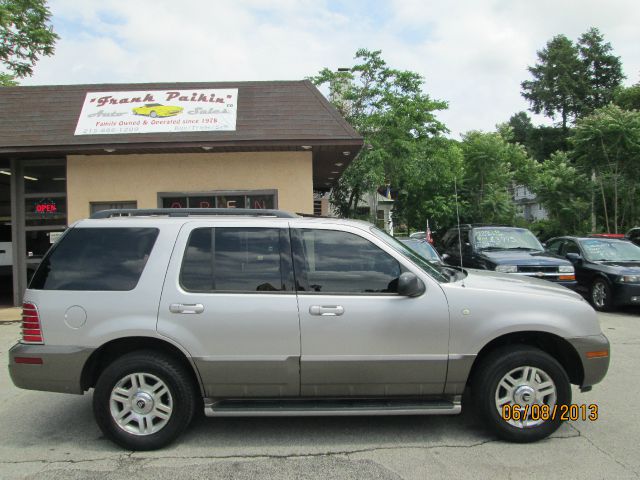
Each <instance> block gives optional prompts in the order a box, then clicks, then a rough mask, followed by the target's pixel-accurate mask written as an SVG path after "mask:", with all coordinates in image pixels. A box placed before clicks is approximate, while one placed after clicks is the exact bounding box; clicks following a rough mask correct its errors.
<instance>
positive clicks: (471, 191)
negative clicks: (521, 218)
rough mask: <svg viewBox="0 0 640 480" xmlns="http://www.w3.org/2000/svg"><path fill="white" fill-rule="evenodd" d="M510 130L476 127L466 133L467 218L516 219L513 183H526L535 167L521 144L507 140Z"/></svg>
mask: <svg viewBox="0 0 640 480" xmlns="http://www.w3.org/2000/svg"><path fill="white" fill-rule="evenodd" d="M508 134H509V130H507V131H506V132H503V133H502V134H501V133H483V132H477V131H473V132H469V133H467V134H466V135H464V136H463V140H462V145H461V146H462V152H463V157H464V181H463V188H462V198H463V199H464V201H465V202H466V206H467V207H466V208H465V210H464V215H463V216H464V220H465V221H468V222H485V223H511V222H513V220H514V217H515V206H514V204H513V201H512V194H511V191H512V189H513V186H514V183H519V184H524V185H527V184H528V183H529V181H530V179H531V176H532V175H533V173H534V172H535V168H536V167H535V162H534V161H533V160H532V159H531V158H530V157H529V156H528V155H527V153H526V150H525V148H524V147H523V146H522V145H519V144H513V143H509V142H508V140H507V139H506V138H505V136H506V135H508Z"/></svg>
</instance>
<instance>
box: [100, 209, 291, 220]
mask: <svg viewBox="0 0 640 480" xmlns="http://www.w3.org/2000/svg"><path fill="white" fill-rule="evenodd" d="M192 215H193V216H195V215H228V216H232V215H233V216H245V217H276V218H297V217H298V215H295V214H293V213H289V212H284V211H282V210H271V209H260V208H122V209H112V210H101V211H99V212H96V213H94V214H93V215H91V217H90V218H111V217H125V216H129V217H148V216H166V217H190V216H192Z"/></svg>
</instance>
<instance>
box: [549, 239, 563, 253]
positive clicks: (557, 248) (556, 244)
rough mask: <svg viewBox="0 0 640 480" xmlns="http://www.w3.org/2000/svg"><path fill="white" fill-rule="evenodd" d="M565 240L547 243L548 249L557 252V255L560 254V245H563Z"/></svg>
mask: <svg viewBox="0 0 640 480" xmlns="http://www.w3.org/2000/svg"><path fill="white" fill-rule="evenodd" d="M562 242H563V240H556V241H554V242H550V243H549V244H548V245H547V250H548V251H550V252H551V253H555V254H556V255H559V254H560V247H561V246H562Z"/></svg>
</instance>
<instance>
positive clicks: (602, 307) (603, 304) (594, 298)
mask: <svg viewBox="0 0 640 480" xmlns="http://www.w3.org/2000/svg"><path fill="white" fill-rule="evenodd" d="M600 294H601V295H604V298H602V297H601V296H600ZM589 302H590V303H591V305H592V306H593V308H595V309H596V310H598V311H599V312H608V311H610V310H611V309H612V308H613V290H612V289H611V285H610V284H609V282H607V280H605V279H604V278H602V277H599V278H596V279H595V280H594V281H593V283H592V284H591V288H590V289H589Z"/></svg>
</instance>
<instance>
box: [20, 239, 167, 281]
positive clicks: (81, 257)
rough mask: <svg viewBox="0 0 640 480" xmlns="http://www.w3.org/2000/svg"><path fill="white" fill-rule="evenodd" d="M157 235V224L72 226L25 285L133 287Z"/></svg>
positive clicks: (138, 278)
mask: <svg viewBox="0 0 640 480" xmlns="http://www.w3.org/2000/svg"><path fill="white" fill-rule="evenodd" d="M157 237H158V229H157V228H73V229H71V230H69V231H67V232H66V234H65V235H64V237H63V238H62V239H61V240H60V241H58V243H57V244H56V245H55V246H54V247H53V248H52V249H51V250H50V252H49V254H48V255H47V256H46V257H45V258H44V260H43V261H42V263H41V264H40V266H39V267H38V270H37V271H36V273H35V275H34V276H33V279H32V280H31V284H30V285H29V288H31V289H36V290H108V291H123V290H133V289H134V288H135V287H136V285H137V284H138V280H140V275H142V271H143V270H144V266H145V265H146V263H147V259H148V258H149V255H150V254H151V250H152V248H153V245H154V243H155V241H156V238H157Z"/></svg>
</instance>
